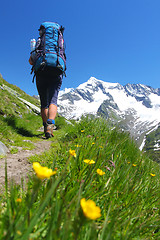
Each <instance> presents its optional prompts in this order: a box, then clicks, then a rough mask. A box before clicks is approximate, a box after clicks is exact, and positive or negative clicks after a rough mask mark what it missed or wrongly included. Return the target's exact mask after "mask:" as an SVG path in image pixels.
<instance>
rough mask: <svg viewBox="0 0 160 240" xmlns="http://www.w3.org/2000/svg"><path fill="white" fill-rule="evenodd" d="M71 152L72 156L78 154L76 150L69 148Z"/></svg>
mask: <svg viewBox="0 0 160 240" xmlns="http://www.w3.org/2000/svg"><path fill="white" fill-rule="evenodd" d="M69 153H70V154H71V155H72V156H74V157H76V156H77V155H76V151H75V150H72V149H70V150H69Z"/></svg>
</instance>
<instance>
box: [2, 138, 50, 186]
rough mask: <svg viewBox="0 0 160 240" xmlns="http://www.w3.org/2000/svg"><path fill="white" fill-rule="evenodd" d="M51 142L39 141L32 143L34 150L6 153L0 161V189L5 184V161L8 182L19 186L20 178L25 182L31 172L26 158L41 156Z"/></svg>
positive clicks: (30, 166) (30, 165)
mask: <svg viewBox="0 0 160 240" xmlns="http://www.w3.org/2000/svg"><path fill="white" fill-rule="evenodd" d="M51 143H52V141H48V140H47V141H46V140H44V141H40V142H37V143H34V145H35V149H33V150H22V149H20V150H19V151H18V152H17V153H16V154H11V153H8V154H7V155H6V157H5V158H3V159H0V188H1V187H2V188H3V187H4V184H5V161H6V162H7V176H8V181H11V180H13V181H14V182H15V183H17V184H20V183H21V178H25V179H26V180H27V178H28V174H29V173H31V171H32V164H30V163H29V162H28V157H30V156H32V155H36V154H42V153H43V152H44V151H47V150H48V149H49V148H50V145H51Z"/></svg>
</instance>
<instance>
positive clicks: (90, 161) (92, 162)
mask: <svg viewBox="0 0 160 240" xmlns="http://www.w3.org/2000/svg"><path fill="white" fill-rule="evenodd" d="M83 162H85V163H88V164H94V163H95V161H94V160H90V159H85V160H83Z"/></svg>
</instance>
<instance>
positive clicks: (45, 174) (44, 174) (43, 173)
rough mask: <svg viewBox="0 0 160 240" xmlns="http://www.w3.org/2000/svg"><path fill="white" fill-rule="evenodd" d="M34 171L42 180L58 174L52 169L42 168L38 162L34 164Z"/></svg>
mask: <svg viewBox="0 0 160 240" xmlns="http://www.w3.org/2000/svg"><path fill="white" fill-rule="evenodd" d="M33 169H34V171H35V172H36V174H37V177H38V178H40V179H45V178H50V177H51V176H52V175H55V174H56V171H52V169H49V168H47V167H42V166H41V165H40V163H38V162H34V163H33Z"/></svg>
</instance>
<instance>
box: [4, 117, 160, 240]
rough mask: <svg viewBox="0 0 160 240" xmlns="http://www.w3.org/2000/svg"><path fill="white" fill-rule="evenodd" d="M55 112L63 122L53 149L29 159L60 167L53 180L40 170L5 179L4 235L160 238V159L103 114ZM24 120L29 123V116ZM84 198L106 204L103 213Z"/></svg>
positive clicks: (84, 239) (48, 238)
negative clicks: (86, 205)
mask: <svg viewBox="0 0 160 240" xmlns="http://www.w3.org/2000/svg"><path fill="white" fill-rule="evenodd" d="M56 120H57V125H58V126H59V130H58V131H57V132H55V137H54V139H53V144H52V147H51V149H50V150H49V151H48V152H45V153H44V154H42V155H41V156H34V157H32V158H30V161H31V162H35V161H38V162H39V163H40V164H41V165H42V166H46V167H48V168H52V169H53V170H55V169H56V171H57V173H56V175H54V176H52V177H51V178H50V179H46V180H40V179H38V178H37V176H36V175H35V173H33V176H32V175H31V176H30V178H29V181H28V182H27V183H25V182H24V181H22V184H21V185H20V186H17V185H12V186H11V187H9V186H8V182H7V180H6V192H5V193H4V194H1V196H0V239H2V240H3V239H5V240H7V239H15V240H18V239H21V240H22V239H24V240H26V239H32V240H33V239H37V240H41V239H45V240H52V239H64V240H70V239H71V240H72V239H74V240H75V239H80V240H90V239H91V240H94V239H95V240H96V239H98V240H100V239H104V240H106V239H108V240H112V239H117V240H119V239H122V240H123V239H124V240H130V239H133V240H137V239H142V240H146V239H149V240H150V239H160V226H159V219H160V208H159V206H160V198H159V196H160V187H159V186H160V185H159V183H160V180H159V175H160V167H159V165H158V164H157V163H156V162H153V161H151V160H150V159H149V158H148V157H146V156H144V155H143V153H142V152H140V151H139V149H138V148H137V147H136V145H135V143H134V141H132V140H131V139H130V138H129V135H127V134H125V133H123V132H120V131H119V130H118V129H111V128H110V127H108V126H107V122H106V121H105V120H103V119H101V118H98V119H94V118H83V119H82V120H81V121H80V122H78V123H76V122H75V123H74V125H67V124H66V123H65V121H64V119H63V118H60V117H59V118H57V119H56ZM30 121H31V122H32V120H30ZM38 121H39V120H38ZM17 124H18V123H17ZM19 124H20V123H19ZM18 126H20V125H18ZM23 127H24V129H26V130H27V131H28V126H27V124H26V125H23ZM30 131H31V130H30ZM32 133H33V130H32ZM35 137H36V136H35ZM70 149H72V150H75V152H76V157H74V156H72V155H71V154H70V153H69V150H70ZM85 159H90V160H91V159H92V160H94V161H95V164H92V165H88V164H86V163H84V160H85ZM98 168H99V169H101V170H103V171H104V172H105V174H104V175H103V176H100V175H98V174H97V169H98ZM6 175H7V172H6ZM82 198H85V199H86V200H88V199H91V200H93V201H94V202H95V203H96V205H97V206H99V207H100V209H101V214H102V215H101V217H100V218H98V219H97V220H91V219H89V218H86V217H85V216H84V214H83V212H82V208H81V205H80V200H81V199H82ZM17 199H20V202H17Z"/></svg>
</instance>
